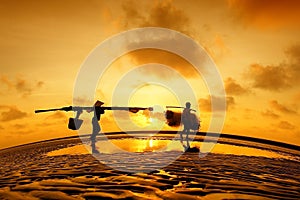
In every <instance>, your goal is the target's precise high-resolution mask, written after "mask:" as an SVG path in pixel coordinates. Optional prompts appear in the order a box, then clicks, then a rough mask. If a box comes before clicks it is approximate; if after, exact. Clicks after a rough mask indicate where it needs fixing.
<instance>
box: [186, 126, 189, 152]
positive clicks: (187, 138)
mask: <svg viewBox="0 0 300 200" xmlns="http://www.w3.org/2000/svg"><path fill="white" fill-rule="evenodd" d="M189 134H190V129H187V130H186V144H187V148H190V142H189Z"/></svg>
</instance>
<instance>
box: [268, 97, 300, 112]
mask: <svg viewBox="0 0 300 200" xmlns="http://www.w3.org/2000/svg"><path fill="white" fill-rule="evenodd" d="M269 104H270V106H271V108H272V109H275V110H277V111H280V112H282V113H286V114H297V112H296V111H295V110H293V109H290V108H288V107H287V106H284V105H282V104H280V103H278V102H277V101H276V100H272V101H270V102H269Z"/></svg>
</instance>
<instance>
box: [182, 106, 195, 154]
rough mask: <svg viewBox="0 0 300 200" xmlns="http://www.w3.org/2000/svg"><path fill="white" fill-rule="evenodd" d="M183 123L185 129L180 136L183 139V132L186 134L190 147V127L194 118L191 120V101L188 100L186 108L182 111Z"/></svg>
mask: <svg viewBox="0 0 300 200" xmlns="http://www.w3.org/2000/svg"><path fill="white" fill-rule="evenodd" d="M182 123H183V131H182V132H181V134H180V138H181V140H183V138H182V134H184V133H185V134H186V141H187V148H189V147H190V144H189V140H188V138H189V134H190V129H191V128H192V120H191V103H190V102H186V103H185V108H184V110H183V112H182Z"/></svg>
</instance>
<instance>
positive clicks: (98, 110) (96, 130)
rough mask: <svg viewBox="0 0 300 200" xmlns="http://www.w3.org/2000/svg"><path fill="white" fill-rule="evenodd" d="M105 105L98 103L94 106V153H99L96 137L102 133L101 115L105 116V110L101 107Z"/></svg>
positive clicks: (92, 142)
mask: <svg viewBox="0 0 300 200" xmlns="http://www.w3.org/2000/svg"><path fill="white" fill-rule="evenodd" d="M103 104H104V103H103V102H101V101H96V103H95V104H94V109H95V110H94V117H93V118H92V126H93V132H92V135H91V147H92V153H99V151H98V150H97V149H96V137H97V135H98V133H99V132H100V131H101V128H100V124H99V121H100V118H101V114H104V110H103V109H101V108H100V107H101V106H102V105H103Z"/></svg>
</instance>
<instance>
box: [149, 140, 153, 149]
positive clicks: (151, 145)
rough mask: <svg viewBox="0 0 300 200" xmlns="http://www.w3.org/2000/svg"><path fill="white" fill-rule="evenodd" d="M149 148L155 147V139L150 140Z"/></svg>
mask: <svg viewBox="0 0 300 200" xmlns="http://www.w3.org/2000/svg"><path fill="white" fill-rule="evenodd" d="M149 147H151V148H152V147H153V139H152V138H151V139H150V140H149Z"/></svg>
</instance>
